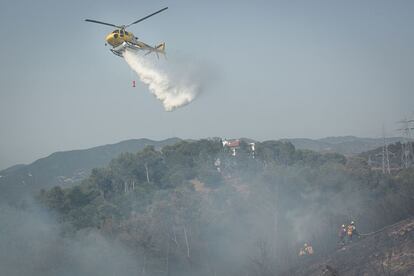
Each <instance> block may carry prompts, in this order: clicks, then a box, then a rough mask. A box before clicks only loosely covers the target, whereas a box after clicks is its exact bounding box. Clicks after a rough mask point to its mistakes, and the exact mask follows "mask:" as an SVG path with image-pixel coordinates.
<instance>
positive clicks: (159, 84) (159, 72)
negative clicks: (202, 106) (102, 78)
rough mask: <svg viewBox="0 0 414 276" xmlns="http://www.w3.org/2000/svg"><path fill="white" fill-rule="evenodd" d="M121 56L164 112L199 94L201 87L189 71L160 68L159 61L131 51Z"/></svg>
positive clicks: (189, 100)
mask: <svg viewBox="0 0 414 276" xmlns="http://www.w3.org/2000/svg"><path fill="white" fill-rule="evenodd" d="M123 56H124V59H125V61H126V62H127V63H128V65H129V66H130V67H131V68H132V69H133V70H134V71H135V72H136V73H137V74H138V76H139V78H140V80H141V81H142V82H143V83H145V84H147V85H148V88H149V90H150V92H151V93H152V94H154V96H155V97H156V98H157V99H158V100H160V101H161V102H162V104H163V106H164V109H165V110H166V111H173V110H174V109H176V108H178V107H181V106H184V105H186V104H189V103H190V102H192V101H193V100H194V99H195V98H196V97H197V95H198V94H199V92H200V88H201V85H200V84H199V83H198V82H197V81H196V80H195V79H194V78H193V77H192V74H193V72H192V71H191V70H187V71H184V72H183V70H178V68H174V69H175V70H174V69H173V68H171V65H170V67H168V66H167V68H161V65H160V63H159V62H160V61H159V60H157V61H155V60H153V59H152V58H151V57H148V58H147V57H145V56H143V55H140V54H139V53H137V52H134V51H132V50H126V51H125V52H124V54H123ZM187 69H189V68H187Z"/></svg>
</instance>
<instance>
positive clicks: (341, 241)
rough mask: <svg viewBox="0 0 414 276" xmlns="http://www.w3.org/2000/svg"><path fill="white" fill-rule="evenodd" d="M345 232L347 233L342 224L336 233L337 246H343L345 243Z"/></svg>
mask: <svg viewBox="0 0 414 276" xmlns="http://www.w3.org/2000/svg"><path fill="white" fill-rule="evenodd" d="M347 232H348V231H347V228H346V227H345V224H342V226H341V228H340V229H339V232H338V237H339V244H341V245H345V242H346V240H345V239H346V235H347Z"/></svg>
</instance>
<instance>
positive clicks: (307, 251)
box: [305, 244, 313, 255]
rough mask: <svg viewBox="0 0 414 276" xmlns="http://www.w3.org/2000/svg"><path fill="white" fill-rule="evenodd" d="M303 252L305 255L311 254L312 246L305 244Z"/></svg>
mask: <svg viewBox="0 0 414 276" xmlns="http://www.w3.org/2000/svg"><path fill="white" fill-rule="evenodd" d="M305 252H306V254H307V255H313V247H312V245H310V244H307V246H306V247H305Z"/></svg>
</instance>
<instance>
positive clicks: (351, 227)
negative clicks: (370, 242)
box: [346, 221, 359, 242]
mask: <svg viewBox="0 0 414 276" xmlns="http://www.w3.org/2000/svg"><path fill="white" fill-rule="evenodd" d="M346 234H347V236H348V240H349V241H350V242H352V238H353V236H359V234H358V231H357V230H356V226H355V222H354V221H351V224H349V225H348V227H347V232H346Z"/></svg>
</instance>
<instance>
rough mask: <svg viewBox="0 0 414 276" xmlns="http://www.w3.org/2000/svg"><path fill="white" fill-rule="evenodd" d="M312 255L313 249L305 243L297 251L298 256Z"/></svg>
mask: <svg viewBox="0 0 414 276" xmlns="http://www.w3.org/2000/svg"><path fill="white" fill-rule="evenodd" d="M305 255H313V247H312V245H310V244H307V243H305V244H304V245H303V247H302V248H301V249H300V251H299V256H305Z"/></svg>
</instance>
